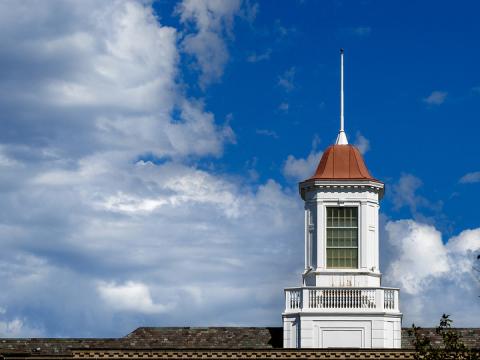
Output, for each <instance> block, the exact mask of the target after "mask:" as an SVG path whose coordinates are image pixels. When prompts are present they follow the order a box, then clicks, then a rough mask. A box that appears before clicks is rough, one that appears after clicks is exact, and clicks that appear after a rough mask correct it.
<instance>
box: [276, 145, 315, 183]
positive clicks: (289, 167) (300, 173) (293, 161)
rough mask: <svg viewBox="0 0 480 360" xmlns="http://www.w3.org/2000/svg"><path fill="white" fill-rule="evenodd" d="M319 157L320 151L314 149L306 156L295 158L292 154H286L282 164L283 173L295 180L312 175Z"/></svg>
mask: <svg viewBox="0 0 480 360" xmlns="http://www.w3.org/2000/svg"><path fill="white" fill-rule="evenodd" d="M321 157H322V151H318V152H317V151H314V150H312V152H310V154H308V156H307V157H306V158H298V159H297V158H296V157H295V156H293V155H288V157H287V160H286V161H285V164H284V165H283V175H285V176H286V177H290V178H293V179H295V180H305V179H306V178H308V177H310V176H312V175H313V173H314V172H315V169H316V167H317V165H318V163H319V162H320V158H321Z"/></svg>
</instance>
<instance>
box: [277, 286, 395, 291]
mask: <svg viewBox="0 0 480 360" xmlns="http://www.w3.org/2000/svg"><path fill="white" fill-rule="evenodd" d="M303 289H307V290H395V291H400V288H395V287H385V286H362V287H357V286H343V287H341V286H335V287H333V286H298V287H288V288H285V289H284V290H285V291H292V290H298V291H299V290H303Z"/></svg>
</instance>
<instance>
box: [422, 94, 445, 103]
mask: <svg viewBox="0 0 480 360" xmlns="http://www.w3.org/2000/svg"><path fill="white" fill-rule="evenodd" d="M447 95H448V93H447V92H446V91H438V90H435V91H432V93H431V94H430V95H428V96H427V97H426V98H423V102H425V103H427V104H428V105H441V104H443V103H444V102H445V100H446V99H447Z"/></svg>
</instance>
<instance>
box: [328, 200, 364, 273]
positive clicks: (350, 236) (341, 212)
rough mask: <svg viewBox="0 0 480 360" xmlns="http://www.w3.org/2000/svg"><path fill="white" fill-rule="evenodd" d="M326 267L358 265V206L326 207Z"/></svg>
mask: <svg viewBox="0 0 480 360" xmlns="http://www.w3.org/2000/svg"><path fill="white" fill-rule="evenodd" d="M327 267H328V268H353V269H355V268H357V267H358V208H356V207H328V208H327Z"/></svg>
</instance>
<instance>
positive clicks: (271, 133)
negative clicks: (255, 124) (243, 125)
mask: <svg viewBox="0 0 480 360" xmlns="http://www.w3.org/2000/svg"><path fill="white" fill-rule="evenodd" d="M255 132H256V133H257V134H258V135H264V136H268V137H272V138H274V139H278V134H277V133H276V132H275V131H274V130H269V129H257V130H255Z"/></svg>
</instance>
